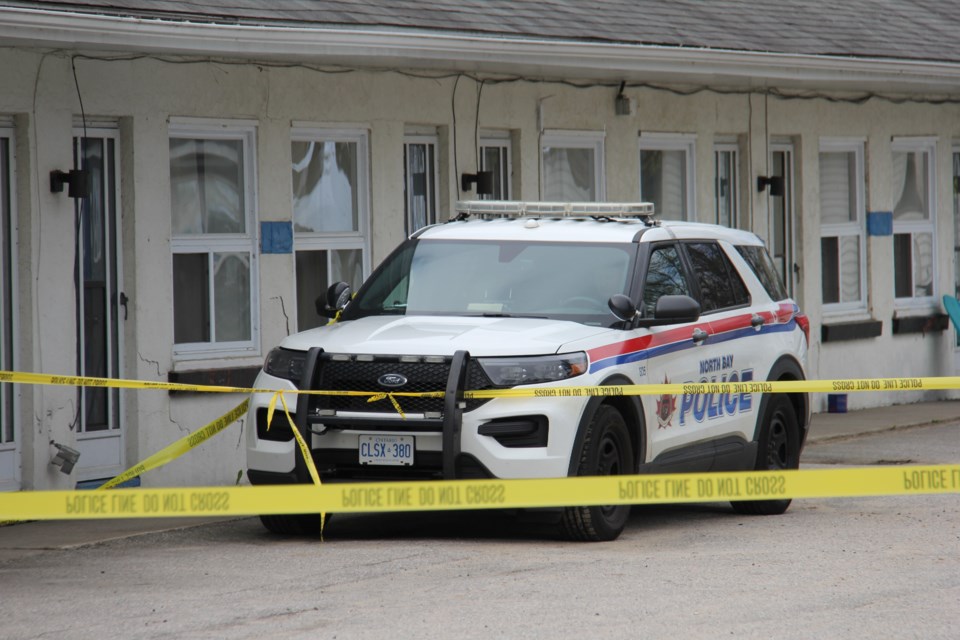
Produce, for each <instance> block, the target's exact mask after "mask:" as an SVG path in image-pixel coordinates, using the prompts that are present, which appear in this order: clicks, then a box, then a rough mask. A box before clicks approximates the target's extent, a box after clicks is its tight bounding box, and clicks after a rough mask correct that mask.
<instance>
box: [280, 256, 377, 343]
mask: <svg viewBox="0 0 960 640" xmlns="http://www.w3.org/2000/svg"><path fill="white" fill-rule="evenodd" d="M328 256H329V258H330V260H331V262H332V264H331V266H330V273H329V275H328V273H327V258H328ZM296 262H297V330H299V331H304V330H305V329H312V328H313V327H319V326H321V325H324V324H326V323H327V318H325V317H321V316H320V315H319V314H317V307H316V300H317V298H318V297H321V296H324V295H325V294H326V291H327V288H328V287H329V286H330V285H331V284H333V283H334V282H346V283H348V284H349V285H350V286H351V288H353V290H354V291H356V290H357V289H359V288H360V285H361V284H363V251H362V250H360V249H340V250H333V251H297V259H296Z"/></svg>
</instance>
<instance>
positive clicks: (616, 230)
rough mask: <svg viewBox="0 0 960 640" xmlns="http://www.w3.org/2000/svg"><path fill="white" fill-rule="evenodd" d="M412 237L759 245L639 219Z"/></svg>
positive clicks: (522, 222) (446, 228)
mask: <svg viewBox="0 0 960 640" xmlns="http://www.w3.org/2000/svg"><path fill="white" fill-rule="evenodd" d="M415 237H417V238H421V239H429V240H514V241H524V242H530V241H535V242H573V243H576V242H612V243H617V242H658V241H662V240H669V239H671V238H676V239H681V240H687V239H710V240H726V241H728V242H731V243H733V244H739V245H759V244H762V242H761V241H760V239H759V238H758V237H757V236H756V235H754V234H753V233H750V232H749V231H742V230H739V229H730V228H728V227H722V226H719V225H714V224H705V223H699V222H679V221H671V220H664V221H658V222H656V223H655V224H653V225H651V224H648V223H646V222H645V221H644V220H642V219H622V220H620V219H618V220H596V219H593V218H569V217H568V218H532V217H520V218H495V219H492V220H480V219H469V220H451V221H450V222H446V223H441V224H436V225H432V226H430V227H427V228H425V229H423V230H421V231H420V232H418V233H417V234H415Z"/></svg>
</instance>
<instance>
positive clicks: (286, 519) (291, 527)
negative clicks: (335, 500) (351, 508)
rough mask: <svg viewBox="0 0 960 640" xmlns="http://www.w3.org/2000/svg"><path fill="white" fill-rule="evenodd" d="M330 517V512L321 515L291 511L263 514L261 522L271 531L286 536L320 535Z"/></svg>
mask: <svg viewBox="0 0 960 640" xmlns="http://www.w3.org/2000/svg"><path fill="white" fill-rule="evenodd" d="M329 519H330V514H326V516H321V515H320V514H319V513H291V514H282V515H269V516H267V515H263V516H260V522H261V523H262V524H263V526H264V527H265V528H266V529H267V531H269V532H270V533H276V534H279V535H286V536H318V537H319V536H320V534H321V532H322V530H323V525H325V524H326V521H327V520H329Z"/></svg>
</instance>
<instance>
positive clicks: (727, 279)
mask: <svg viewBox="0 0 960 640" xmlns="http://www.w3.org/2000/svg"><path fill="white" fill-rule="evenodd" d="M682 247H683V249H684V252H685V255H686V258H687V260H688V261H689V264H690V267H691V269H692V272H693V279H694V280H695V282H696V289H697V299H698V301H699V302H700V313H701V315H700V322H699V323H698V327H699V328H700V329H701V330H702V331H704V332H705V333H706V337H705V339H704V340H703V341H702V342H701V343H700V346H699V348H698V349H697V351H696V354H695V356H693V357H695V358H696V362H695V363H694V366H695V367H696V371H695V375H694V376H693V377H692V378H691V379H686V380H683V382H700V383H713V382H749V381H751V380H754V379H755V378H756V377H758V376H762V375H765V372H766V370H767V369H766V365H765V364H764V363H765V361H766V359H767V355H766V354H765V349H764V346H763V343H764V334H763V332H762V326H763V323H764V316H763V315H760V314H757V313H756V312H755V311H754V309H753V308H752V306H751V296H750V292H749V290H748V288H747V285H746V284H745V283H744V281H743V279H742V278H741V276H740V274H739V272H738V271H737V269H736V268H735V267H734V265H733V264H732V263H731V261H730V258H729V257H728V255H727V254H726V252H725V250H724V249H723V247H722V246H721V244H720V243H719V242H716V241H712V240H691V241H686V242H684V243H682ZM758 405H759V396H757V397H755V394H749V393H739V394H732V393H707V394H691V395H684V396H682V397H681V400H680V412H679V413H680V415H679V424H680V425H681V426H682V427H683V428H685V429H688V430H689V431H690V432H691V433H693V434H696V438H697V440H699V441H702V442H710V443H712V444H713V447H714V449H715V454H716V458H717V460H716V461H715V465H718V466H720V467H730V466H736V464H735V463H734V462H730V461H731V460H732V461H737V460H738V459H739V456H740V455H741V454H743V453H744V447H745V445H746V440H745V438H744V436H743V434H744V433H748V432H752V427H753V425H754V424H755V422H756V411H757V408H758ZM725 460H726V461H725Z"/></svg>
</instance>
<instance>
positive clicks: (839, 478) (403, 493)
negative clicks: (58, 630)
mask: <svg viewBox="0 0 960 640" xmlns="http://www.w3.org/2000/svg"><path fill="white" fill-rule="evenodd" d="M925 494H960V465H934V466H906V467H902V466H885V467H855V468H841V469H812V470H806V469H805V470H799V471H762V472H760V471H751V472H729V473H691V474H662V475H635V476H599V477H581V478H553V479H536V480H450V481H432V482H429V481H428V482H379V483H350V484H339V483H338V484H324V485H309V484H305V485H272V486H255V487H201V488H179V489H125V490H123V491H106V492H92V491H29V492H22V493H4V494H0V517H2V518H12V519H20V520H60V519H81V518H82V519H87V518H152V517H167V516H247V515H259V514H263V513H270V514H294V513H321V512H322V513H351V512H385V511H440V510H451V509H508V508H536V507H562V506H576V505H614V504H664V503H688V502H715V501H728V500H769V499H786V498H849V497H868V496H898V495H925Z"/></svg>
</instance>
